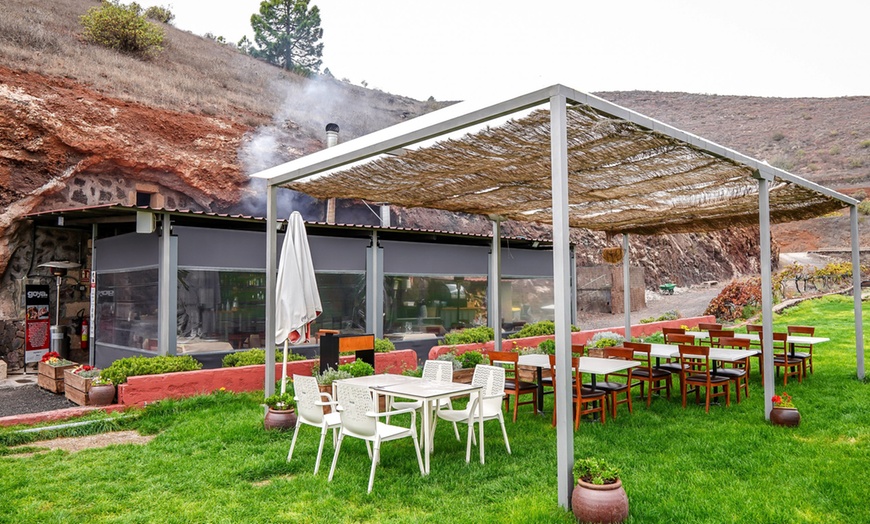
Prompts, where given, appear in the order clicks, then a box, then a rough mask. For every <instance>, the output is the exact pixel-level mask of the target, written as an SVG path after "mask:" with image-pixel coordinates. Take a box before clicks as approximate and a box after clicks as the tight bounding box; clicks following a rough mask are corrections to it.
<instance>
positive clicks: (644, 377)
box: [622, 342, 673, 407]
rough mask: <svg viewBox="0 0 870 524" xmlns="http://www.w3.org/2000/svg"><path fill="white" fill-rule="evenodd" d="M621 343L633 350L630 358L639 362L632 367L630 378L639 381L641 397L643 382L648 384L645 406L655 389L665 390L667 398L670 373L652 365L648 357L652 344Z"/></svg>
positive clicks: (670, 378)
mask: <svg viewBox="0 0 870 524" xmlns="http://www.w3.org/2000/svg"><path fill="white" fill-rule="evenodd" d="M622 345H623V347H625V348H627V349H630V350H632V351H633V352H634V353H633V357H634V358H633V359H632V360H637V361H639V362H640V363H641V365H640V367H636V368H634V371H633V373H632V378H634V379H637V380H638V381H640V396H641V398H643V390H644V383H646V384H648V386H649V389H648V391H647V397H646V406H647V407H649V405H650V403H651V402H652V394H653V393H655V392H657V391H661V390H665V392H666V393H667V397H668V399H670V398H671V386H672V385H673V378H672V374H671V372H670V371H668V370H666V369H661V367H656V366H653V364H652V358H651V357H650V351H651V349H652V346H651V345H650V344H644V343H642V342H623V343H622ZM638 354H640V356H638Z"/></svg>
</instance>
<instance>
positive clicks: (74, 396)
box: [63, 370, 93, 406]
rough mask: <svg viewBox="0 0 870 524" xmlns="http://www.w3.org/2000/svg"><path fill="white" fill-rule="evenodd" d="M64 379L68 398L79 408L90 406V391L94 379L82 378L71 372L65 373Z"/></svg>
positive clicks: (65, 393)
mask: <svg viewBox="0 0 870 524" xmlns="http://www.w3.org/2000/svg"><path fill="white" fill-rule="evenodd" d="M63 378H64V395H65V396H66V398H67V399H69V400H71V401H73V402H75V403H76V404H78V405H79V406H87V405H88V404H89V402H88V401H89V399H88V391H89V390H90V389H91V381H92V380H93V379H91V378H84V377H80V376H78V375H76V374H75V373H73V372H72V371H70V370H67V371H66V373H64V375H63Z"/></svg>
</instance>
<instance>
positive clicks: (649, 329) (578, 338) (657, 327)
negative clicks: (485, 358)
mask: <svg viewBox="0 0 870 524" xmlns="http://www.w3.org/2000/svg"><path fill="white" fill-rule="evenodd" d="M701 322H716V317H715V316H713V315H706V316H703V317H688V318H678V319H676V320H663V321H661V322H650V323H649V324H634V325H632V326H631V336H632V337H646V336H649V335H653V334H655V333H658V332H660V331H661V330H662V328H665V327H676V328H678V327H680V326H688V327H689V328H693V327H697V326H698V324H699V323H701ZM604 331H611V332H613V333H618V334H620V335H624V334H625V327H609V328H601V329H589V330H585V331H577V332H575V333H571V343H572V344H586V343H587V342H589V341H590V340H592V337H593V336H595V334H596V333H601V332H604ZM552 338H553V335H544V336H539V337H526V338H515V339H510V340H502V344H501V347H502V350H503V351H510V350H511V349H513V347H514V343H516V345H517V346H526V347H537V346H538V344H540V343H541V342H543V341H544V340H547V339H552ZM494 344H495V343H494V342H487V343H485V344H460V345H458V346H435V347H433V348H432V349H430V350H429V358H430V359H436V358H438V357H439V356H440V355H443V354H445V353H449V352H450V351H451V350H452V349H453V348H454V347H455V348H456V353H457V354H462V353H465V352H466V351H480V352H481V353H483V352H486V351H492V348H493V345H494Z"/></svg>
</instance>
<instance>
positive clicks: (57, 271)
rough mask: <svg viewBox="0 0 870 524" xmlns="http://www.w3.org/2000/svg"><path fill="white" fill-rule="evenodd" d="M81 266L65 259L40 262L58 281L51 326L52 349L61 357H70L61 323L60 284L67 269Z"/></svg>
mask: <svg viewBox="0 0 870 524" xmlns="http://www.w3.org/2000/svg"><path fill="white" fill-rule="evenodd" d="M79 266H81V264H79V263H78V262H67V261H65V260H56V261H51V262H46V263H44V264H40V265H39V267H47V268H48V269H49V271H50V272H51V275H52V276H53V277H55V280H56V282H57V291H56V293H55V298H54V301H55V315H54V325H53V326H51V351H55V352H57V353H58V354H59V355H60V356H61V357H63V358H68V357H69V354H68V353H69V351H68V350H67V348H65V347H64V344H63V338H64V335H65V334H66V330H65V329H64V327H63V326H61V325H60V285H61V283H62V282H63V279H64V277H65V276H66V274H67V271H68V270H70V269H74V268H77V267H79Z"/></svg>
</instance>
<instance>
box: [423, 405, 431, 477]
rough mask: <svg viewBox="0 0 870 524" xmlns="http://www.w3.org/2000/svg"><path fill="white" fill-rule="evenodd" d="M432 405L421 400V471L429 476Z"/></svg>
mask: <svg viewBox="0 0 870 524" xmlns="http://www.w3.org/2000/svg"><path fill="white" fill-rule="evenodd" d="M431 418H432V404H431V403H430V402H429V401H428V400H423V456H424V458H423V470H424V471H425V472H426V474H427V475H428V474H429V454H430V453H432V444H431V442H432V436H431V432H432V424H431V422H430V420H431Z"/></svg>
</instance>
